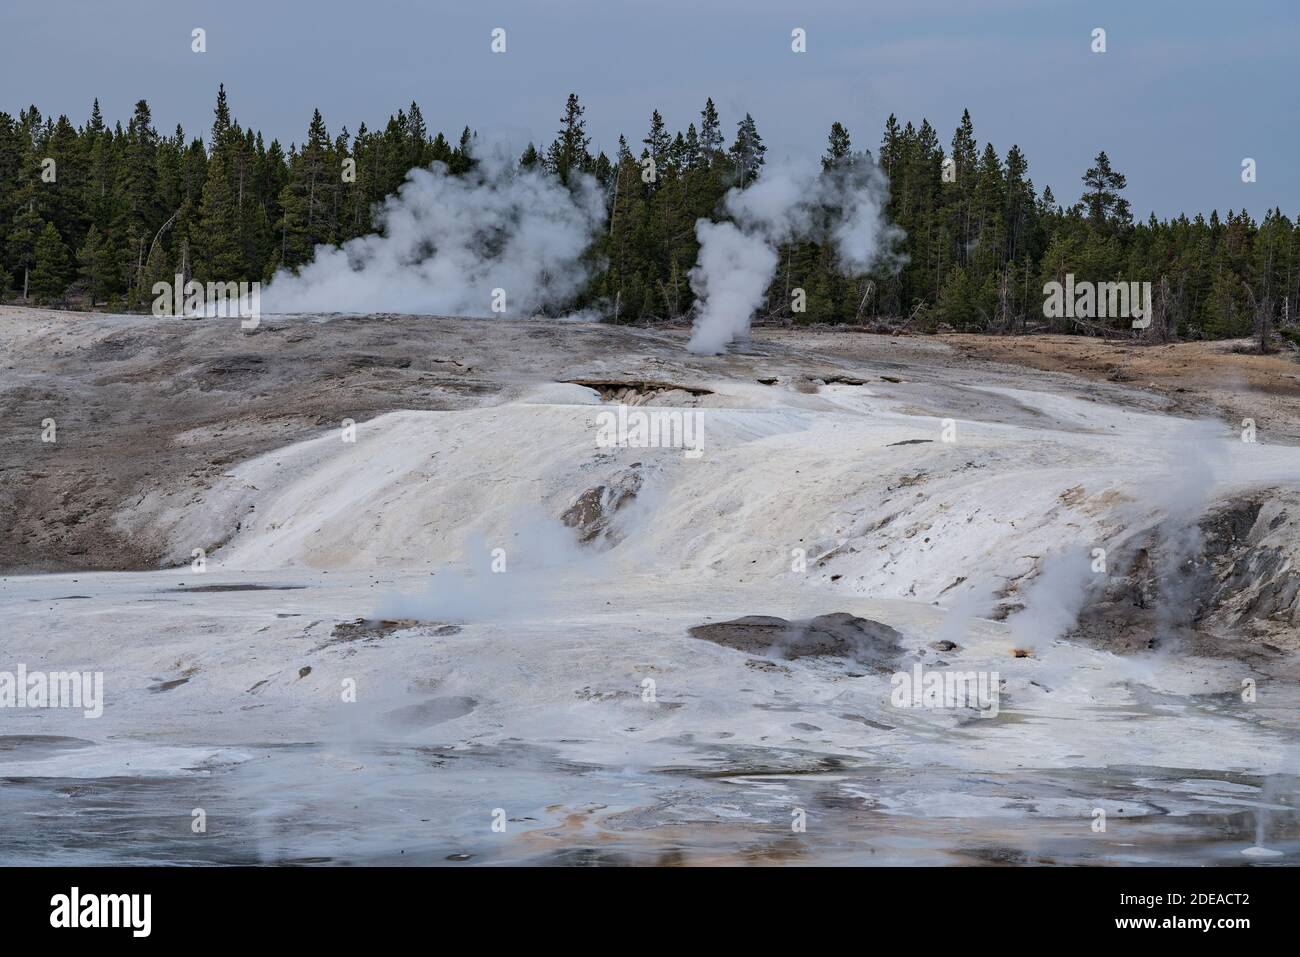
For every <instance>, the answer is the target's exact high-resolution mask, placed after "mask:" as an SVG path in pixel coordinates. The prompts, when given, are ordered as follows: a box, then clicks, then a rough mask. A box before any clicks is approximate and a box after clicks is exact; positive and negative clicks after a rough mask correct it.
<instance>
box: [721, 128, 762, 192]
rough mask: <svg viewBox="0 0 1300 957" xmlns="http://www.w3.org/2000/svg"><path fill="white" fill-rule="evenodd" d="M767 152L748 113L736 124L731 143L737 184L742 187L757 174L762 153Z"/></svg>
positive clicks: (760, 165) (760, 166)
mask: <svg viewBox="0 0 1300 957" xmlns="http://www.w3.org/2000/svg"><path fill="white" fill-rule="evenodd" d="M766 152H767V147H766V146H764V145H763V138H762V137H761V136H759V135H758V126H757V124H755V123H754V118H753V117H752V116H750V115H749V114H748V113H746V114H745V118H744V119H743V120H741V121H740V122H739V123H737V124H736V142H734V143H732V144H731V150H730V153H731V159H732V162H733V163H734V165H735V171H736V179H737V185H738V186H739V187H740V188H741V189H744V188H745V186H746V185H747V184H748V183H749V182H750V180H752V179H753V178H754V177H756V176H757V175H758V171H759V170H760V169H761V168H762V166H763V154H764V153H766Z"/></svg>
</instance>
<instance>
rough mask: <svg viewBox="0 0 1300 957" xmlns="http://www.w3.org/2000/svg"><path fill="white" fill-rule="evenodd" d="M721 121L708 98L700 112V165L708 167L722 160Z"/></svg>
mask: <svg viewBox="0 0 1300 957" xmlns="http://www.w3.org/2000/svg"><path fill="white" fill-rule="evenodd" d="M722 143H723V139H722V121H721V120H720V119H718V110H717V108H716V107H715V106H714V105H713V98H712V97H710V98H709V99H708V100H706V101H705V103H704V109H703V110H702V111H701V112H700V165H702V166H708V165H710V164H712V163H716V162H718V161H719V160H721V159H722Z"/></svg>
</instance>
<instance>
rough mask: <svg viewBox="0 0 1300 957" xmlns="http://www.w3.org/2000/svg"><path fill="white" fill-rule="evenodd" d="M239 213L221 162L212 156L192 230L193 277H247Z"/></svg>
mask: <svg viewBox="0 0 1300 957" xmlns="http://www.w3.org/2000/svg"><path fill="white" fill-rule="evenodd" d="M239 227H240V221H239V211H238V209H237V208H236V206H235V198H234V195H233V194H232V193H231V190H230V182H229V180H227V179H226V173H225V170H224V169H222V165H221V161H220V160H219V159H218V158H217V157H213V158H212V161H211V163H210V164H209V167H208V179H207V182H206V183H205V184H204V186H203V200H202V202H201V203H200V205H199V213H198V221H197V223H196V224H195V228H194V229H193V230H192V231H191V235H190V241H191V245H192V247H193V249H194V276H195V278H197V279H198V280H200V281H201V282H237V281H239V280H240V279H241V278H243V277H244V268H243V266H244V251H243V249H242V248H241V244H240V228H239Z"/></svg>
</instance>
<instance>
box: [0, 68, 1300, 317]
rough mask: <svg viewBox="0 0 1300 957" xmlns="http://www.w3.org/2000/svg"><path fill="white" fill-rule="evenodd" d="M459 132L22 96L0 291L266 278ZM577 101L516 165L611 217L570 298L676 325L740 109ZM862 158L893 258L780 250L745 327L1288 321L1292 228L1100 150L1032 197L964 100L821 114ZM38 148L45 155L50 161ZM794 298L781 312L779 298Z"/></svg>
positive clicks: (1021, 162)
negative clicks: (598, 128)
mask: <svg viewBox="0 0 1300 957" xmlns="http://www.w3.org/2000/svg"><path fill="white" fill-rule="evenodd" d="M472 141H473V134H472V133H471V131H470V130H469V129H468V128H465V129H464V130H463V131H462V132H461V134H460V135H459V137H458V138H457V140H456V143H455V144H454V145H453V144H452V143H451V142H450V141H448V140H447V139H446V138H445V137H444V136H443V134H441V133H436V134H432V135H431V134H430V132H429V130H428V128H427V127H426V125H425V122H424V119H423V117H422V115H421V113H420V109H419V107H418V106H417V105H416V104H414V103H412V104H411V105H410V107H409V108H408V109H406V110H399V111H398V113H397V114H396V115H395V116H391V117H389V119H388V122H387V124H386V125H385V126H384V128H383V129H382V130H379V129H376V130H373V131H372V130H369V129H367V128H366V126H365V124H364V123H363V124H362V125H361V126H360V127H359V128H358V129H357V132H356V133H355V134H351V133H349V132H348V130H347V129H346V128H343V129H341V130H340V131H339V132H338V134H337V135H335V136H331V135H330V133H329V131H328V129H327V127H326V125H325V121H324V120H323V118H322V117H321V114H320V111H319V110H318V111H316V112H315V114H314V115H313V116H312V119H311V122H310V124H309V125H308V128H307V134H306V137H305V139H304V140H303V142H302V143H301V144H300V145H298V144H291V145H290V146H289V148H288V149H287V150H286V149H285V148H284V147H282V146H281V144H280V143H279V142H278V141H276V140H272V141H271V142H270V143H269V144H267V143H265V142H264V141H263V138H262V135H261V134H260V133H255V132H254V131H252V130H246V129H243V128H242V127H241V126H240V125H239V123H238V122H237V121H236V120H235V119H234V118H233V117H232V115H231V111H230V107H229V104H228V103H227V100H226V93H225V90H224V88H222V89H220V90H218V93H217V102H216V107H215V110H214V118H213V125H212V130H211V133H210V135H209V136H208V138H207V140H206V142H205V141H204V140H203V139H201V138H197V137H195V138H191V139H187V137H186V135H185V133H184V131H183V130H182V129H181V128H180V127H179V126H178V127H177V128H176V130H175V132H174V133H173V134H172V135H171V136H163V135H160V134H159V133H158V131H157V130H155V129H154V127H153V120H152V116H151V114H150V110H149V106H148V104H147V103H146V102H145V101H144V100H141V101H140V102H138V103H137V104H136V106H135V112H134V115H133V116H132V117H131V120H130V122H129V123H128V124H127V126H126V127H125V128H123V127H122V125H121V124H120V123H118V124H117V125H116V126H114V127H112V128H110V127H108V126H107V125H106V123H105V122H104V119H103V116H102V115H101V113H100V108H99V103H98V101H96V103H95V104H94V107H93V109H92V111H91V115H90V117H89V119H88V120H87V121H86V122H85V123H84V124H83V125H82V126H80V127H75V126H73V124H72V123H71V122H70V121H69V119H68V118H67V117H66V116H60V117H59V118H58V119H57V120H52V119H50V118H44V117H42V116H41V114H40V112H39V111H38V110H37V109H36V108H35V107H30V108H28V109H27V110H24V111H21V112H20V113H19V114H18V117H17V118H16V119H15V118H14V117H12V116H10V115H8V114H6V113H0V295H4V296H8V297H9V298H22V299H31V300H35V301H37V302H42V303H52V304H59V305H63V304H66V305H90V304H106V305H107V306H108V307H109V308H138V307H142V306H145V305H147V304H148V303H149V302H150V301H151V300H152V294H151V293H150V290H151V288H152V286H153V283H154V282H156V281H158V280H160V279H166V280H170V279H171V278H172V277H173V276H174V275H175V274H176V273H178V272H180V273H182V274H184V275H185V276H186V278H189V277H193V278H196V279H198V280H200V281H206V280H216V281H221V282H229V281H241V280H257V279H261V280H263V281H265V280H267V279H269V278H270V277H271V275H272V274H273V273H274V271H275V270H276V269H277V268H280V267H290V268H291V267H295V266H298V265H301V264H303V263H305V262H306V261H308V259H310V257H311V253H312V250H313V248H314V247H315V245H316V244H318V243H340V242H343V241H345V240H347V239H350V238H352V237H355V236H359V235H363V234H365V233H367V232H370V231H372V229H373V222H372V213H373V209H374V207H375V205H376V204H377V203H379V202H380V201H381V200H382V199H383V198H384V197H385V196H387V195H389V194H390V193H393V192H395V191H396V189H397V188H398V186H399V185H400V184H401V182H402V181H403V179H404V178H405V175H406V173H407V171H408V170H409V169H411V168H412V167H415V166H423V165H427V164H429V163H431V162H433V161H435V160H437V161H441V162H443V163H446V164H447V166H448V168H449V169H450V171H451V172H452V173H453V174H459V173H462V172H464V171H466V170H468V169H469V168H471V167H472V165H473V162H474V161H473V159H472V157H471V152H472ZM590 145H591V141H590V137H588V136H587V133H586V125H585V119H584V108H583V106H582V105H581V103H580V102H579V100H578V97H577V96H576V95H574V94H570V96H569V98H568V102H567V103H566V106H565V110H564V115H563V117H562V118H561V124H560V129H559V130H558V132H557V135H556V138H555V140H554V141H553V142H551V143H550V144H549V145H544V146H543V147H542V148H541V149H539V148H538V147H537V146H536V145H530V146H529V147H528V149H527V150H526V151H525V152H524V154H523V155H522V156H521V157H520V160H519V162H520V165H521V166H522V167H526V168H531V167H540V168H542V169H544V170H546V171H547V172H548V173H550V174H552V175H555V176H557V177H559V178H560V179H561V180H562V181H564V182H566V183H567V182H569V181H570V178H571V176H572V175H573V174H574V172H575V171H582V172H585V173H588V174H590V175H591V176H593V177H595V179H596V180H597V181H598V182H599V183H600V185H601V186H602V187H603V189H604V190H605V195H606V202H607V205H608V209H609V223H608V229H607V231H606V232H605V234H604V235H603V236H601V237H599V238H598V239H597V241H596V243H595V244H594V247H593V249H592V253H591V255H592V261H593V262H594V263H596V264H597V266H598V268H597V270H596V271H595V273H594V276H593V279H592V281H591V283H590V285H589V287H588V289H587V291H586V293H585V295H584V302H581V303H578V305H579V306H586V307H590V308H594V309H596V310H597V311H599V312H601V313H603V314H604V315H605V316H606V317H607V318H609V319H612V320H615V321H633V320H652V319H677V318H681V317H684V316H686V315H687V314H688V313H689V312H690V310H691V308H692V305H693V301H694V300H693V296H692V293H691V290H690V283H689V278H688V274H689V272H690V269H691V267H692V265H694V263H695V259H696V254H697V251H698V243H697V242H696V238H695V221H696V220H697V219H699V218H701V217H711V218H716V217H717V216H718V215H719V206H720V201H721V199H722V197H723V195H724V194H725V193H726V191H727V190H728V189H730V188H732V187H733V186H740V187H742V188H743V187H744V186H745V185H747V184H748V183H750V182H751V181H752V180H753V179H754V177H756V176H758V175H760V174H761V170H762V167H763V165H764V154H765V152H766V147H765V146H764V145H763V140H762V137H761V135H760V134H759V131H758V127H757V124H756V123H755V121H754V119H753V117H752V116H749V115H746V116H745V117H744V118H743V119H741V120H740V121H739V122H738V123H737V124H736V126H735V131H734V134H733V133H729V132H727V131H725V130H724V125H723V121H722V119H721V117H720V116H719V115H718V112H717V110H716V109H715V108H714V105H713V101H712V100H709V101H708V102H706V104H705V106H704V109H703V111H702V112H701V113H700V116H699V119H698V122H692V123H690V124H689V125H688V126H687V129H686V130H685V132H682V131H677V132H671V131H669V129H668V127H667V124H666V123H665V122H664V119H663V117H662V116H661V115H660V114H659V112H658V111H655V112H654V113H652V114H651V117H650V123H649V129H648V131H647V132H646V135H645V136H644V137H643V138H642V139H640V140H639V141H638V142H637V143H636V144H635V145H630V144H629V143H628V141H627V139H626V138H625V137H620V139H619V144H618V149H617V151H616V154H615V155H614V156H613V157H612V158H611V157H608V156H606V155H605V154H604V153H599V154H596V155H593V154H592V152H591V149H590ZM870 159H874V161H875V162H878V163H879V164H880V166H881V167H882V168H883V169H884V170H885V172H886V173H887V175H888V177H889V181H890V197H889V202H888V215H889V218H890V220H891V222H893V223H894V224H896V225H898V226H900V227H901V228H902V229H903V230H904V231H905V234H906V238H905V239H904V240H903V242H902V244H901V248H900V249H899V252H901V253H902V254H903V255H904V263H903V265H902V266H901V268H898V266H897V262H896V261H895V263H894V264H893V265H891V267H890V268H888V269H886V268H884V267H882V268H881V269H879V270H877V272H876V273H875V274H871V275H846V274H845V273H844V272H843V271H842V270H841V269H840V268H839V266H838V264H837V262H836V260H835V256H834V253H833V250H832V249H831V248H830V247H829V246H828V245H824V244H823V245H819V244H817V243H812V242H804V243H792V244H790V245H789V246H788V247H787V248H783V249H782V250H781V257H780V265H779V267H778V272H777V275H776V277H775V280H774V282H773V284H772V287H771V288H770V289H769V293H768V300H767V302H768V304H767V308H766V313H765V315H764V316H763V317H760V318H768V319H774V320H788V321H793V322H796V323H802V322H839V321H846V322H859V321H875V320H878V319H881V318H890V319H893V320H895V321H905V322H907V323H908V324H910V325H912V327H913V328H917V329H933V328H936V327H938V326H940V324H946V325H948V326H951V327H952V328H955V329H961V330H988V331H1019V330H1023V329H1026V328H1029V327H1042V326H1044V325H1048V326H1050V327H1051V328H1054V329H1058V330H1059V331H1087V332H1097V331H1106V330H1107V329H1111V330H1121V329H1126V328H1128V326H1129V322H1128V321H1127V320H1124V319H1111V320H1101V321H1093V322H1089V321H1082V322H1081V321H1078V320H1073V319H1055V320H1050V321H1048V320H1044V318H1043V291H1042V290H1043V284H1044V283H1045V282H1048V281H1051V280H1057V281H1063V280H1064V277H1065V275H1066V274H1067V273H1073V274H1074V275H1075V277H1076V278H1077V279H1079V280H1085V279H1086V280H1091V281H1093V282H1102V281H1111V280H1114V281H1150V282H1151V283H1152V285H1153V287H1155V300H1156V301H1155V314H1156V315H1155V324H1154V326H1153V330H1152V332H1151V333H1150V334H1152V335H1156V336H1159V337H1163V338H1168V337H1170V336H1173V335H1178V336H1183V337H1228V336H1244V335H1249V334H1252V333H1256V334H1258V333H1259V331H1260V328H1261V326H1262V327H1263V328H1267V327H1268V325H1269V324H1272V323H1277V322H1279V321H1280V322H1282V323H1285V324H1287V325H1288V326H1289V325H1290V324H1292V323H1294V318H1295V313H1296V309H1297V303H1298V302H1300V225H1298V224H1297V223H1293V222H1292V221H1291V220H1290V219H1288V218H1287V217H1286V216H1284V215H1283V214H1282V212H1281V211H1280V210H1277V209H1275V210H1272V211H1271V212H1269V213H1268V214H1267V215H1266V216H1265V217H1264V219H1263V221H1262V222H1258V223H1257V222H1255V221H1254V220H1252V219H1251V217H1250V216H1249V215H1247V214H1246V213H1245V212H1244V211H1243V212H1241V213H1234V212H1232V211H1231V210H1229V211H1228V214H1227V216H1226V217H1225V218H1220V216H1219V215H1218V213H1217V211H1216V212H1212V213H1211V214H1210V215H1209V217H1208V218H1206V217H1205V216H1203V215H1201V214H1199V213H1198V214H1196V216H1195V217H1194V218H1191V219H1189V218H1188V217H1187V216H1186V215H1181V216H1179V217H1177V218H1176V219H1173V220H1165V221H1160V220H1157V219H1156V218H1155V217H1154V216H1152V217H1151V218H1150V219H1148V220H1147V221H1146V222H1144V223H1134V222H1133V219H1132V215H1131V212H1130V209H1129V204H1128V202H1127V201H1126V200H1125V198H1124V196H1123V192H1124V188H1125V179H1124V176H1123V174H1121V173H1120V172H1118V171H1117V170H1115V169H1113V168H1112V167H1111V164H1110V161H1109V159H1108V158H1107V156H1106V154H1105V153H1104V152H1102V153H1099V154H1098V155H1097V158H1096V160H1095V162H1094V164H1093V165H1092V166H1091V167H1090V168H1089V169H1088V170H1087V171H1086V172H1085V173H1084V175H1083V176H1082V179H1081V183H1080V191H1079V197H1078V199H1077V200H1076V201H1074V202H1073V203H1072V204H1071V205H1069V206H1064V205H1062V204H1060V203H1059V202H1058V201H1057V199H1056V198H1055V197H1054V196H1053V195H1052V192H1051V190H1050V189H1044V190H1043V191H1042V192H1041V194H1040V193H1039V192H1037V191H1036V189H1035V187H1034V184H1033V181H1032V179H1031V178H1030V176H1029V164H1028V160H1027V159H1026V157H1025V156H1024V154H1023V153H1022V151H1021V150H1020V149H1019V148H1018V147H1016V146H1012V147H1011V148H1010V149H1009V150H1008V151H1007V153H1006V154H1005V156H1004V155H1002V154H1000V153H999V152H998V151H997V150H996V149H995V148H994V147H993V145H992V144H984V145H983V147H981V146H980V145H979V144H978V143H977V141H976V139H975V132H974V128H973V125H972V123H971V119H970V114H969V113H964V114H963V116H962V120H961V124H960V125H959V126H958V128H957V130H956V131H955V132H954V134H953V136H952V139H951V141H950V143H949V145H948V147H947V148H945V147H944V146H943V145H942V144H941V143H940V141H939V136H938V133H937V132H936V131H935V130H934V128H933V127H932V126H931V125H930V124H929V122H927V121H922V123H921V126H920V127H919V128H917V127H915V126H913V125H912V124H911V123H907V124H905V125H900V124H899V122H898V120H897V119H896V118H895V117H894V116H890V117H889V120H888V122H887V123H886V125H885V130H884V135H883V137H882V139H881V143H880V146H879V149H878V151H877V153H876V155H875V157H874V158H873V157H872V156H871V153H870V151H866V150H861V151H855V150H854V148H853V144H852V141H851V138H850V134H849V132H848V130H846V129H845V128H844V127H843V126H842V125H841V124H839V123H835V124H834V125H833V126H832V128H831V130H830V134H829V137H828V140H827V143H826V146H825V152H824V154H823V156H822V163H823V166H824V167H827V168H829V167H833V166H835V165H837V164H843V163H854V162H861V161H863V160H870ZM51 161H52V162H51ZM796 289H803V290H804V291H805V296H804V297H803V309H802V310H799V308H798V306H799V301H798V300H799V297H796V296H792V292H793V291H794V290H796Z"/></svg>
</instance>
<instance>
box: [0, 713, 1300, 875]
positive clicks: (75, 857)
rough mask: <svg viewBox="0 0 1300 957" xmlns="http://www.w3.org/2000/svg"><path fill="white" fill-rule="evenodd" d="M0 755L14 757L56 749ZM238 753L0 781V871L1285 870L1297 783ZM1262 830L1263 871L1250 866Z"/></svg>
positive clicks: (549, 756) (762, 764) (443, 753)
mask: <svg viewBox="0 0 1300 957" xmlns="http://www.w3.org/2000/svg"><path fill="white" fill-rule="evenodd" d="M6 743H7V744H8V745H10V746H9V747H7V749H6V751H5V753H6V754H8V755H12V756H18V755H20V754H21V752H23V751H32V752H36V751H40V750H41V749H45V750H48V749H49V748H50V747H52V746H69V745H67V744H66V743H64V744H52V743H50V742H45V741H42V740H39V739H37V740H27V741H24V742H18V743H15V742H6ZM238 750H239V751H240V752H241V754H243V755H245V756H246V758H247V760H244V761H242V762H240V763H237V764H236V763H214V764H211V765H210V766H206V767H198V768H194V769H191V770H189V771H186V772H183V773H179V774H172V775H166V776H139V777H123V776H117V777H103V778H85V779H67V778H62V779H61V778H50V777H43V778H42V777H30V778H2V779H0V782H2V783H0V822H3V823H0V864H78V865H88V864H181V865H196V864H209V865H214V864H215V865H223V864H340V865H361V864H411V865H417V864H418V865H430V864H447V865H453V864H454V865H456V866H466V865H476V864H487V865H499V864H679V865H692V864H717V863H734V864H834V865H923V864H932V865H945V864H948V865H951V864H1049V865H1050V864H1112V865H1115V864H1118V865H1154V864H1167V865H1206V864H1214V865H1245V866H1275V865H1279V864H1295V863H1297V862H1300V816H1298V815H1297V811H1298V810H1300V809H1298V808H1297V802H1296V785H1297V781H1296V779H1295V778H1294V777H1291V776H1284V775H1276V776H1272V777H1270V778H1266V779H1261V778H1259V777H1253V776H1248V775H1235V774H1227V773H1223V772H1214V771H1198V770H1193V769H1174V768H1133V767H1121V768H1104V769H1102V768H1071V769H1063V770H1051V771H1046V770H1026V771H1020V772H1016V773H1013V774H1009V773H1005V772H997V773H995V772H988V771H959V770H955V769H951V768H941V767H932V768H926V769H914V768H912V769H899V768H888V767H879V766H872V765H869V764H864V763H862V762H859V761H854V760H853V759H842V760H841V759H835V758H824V759H822V760H820V761H818V762H817V766H815V767H809V766H808V765H807V762H806V758H804V757H802V756H800V755H797V754H789V753H768V754H764V753H759V752H754V751H752V750H749V749H734V750H731V751H728V750H725V749H719V748H716V747H712V748H709V749H707V750H708V753H707V754H703V753H702V754H701V755H700V756H701V758H707V760H704V761H702V762H701V764H700V766H695V767H681V768H661V769H658V770H653V771H635V770H631V769H627V770H622V771H620V770H613V769H609V768H603V767H597V766H584V765H581V764H577V763H572V762H565V761H561V760H559V759H557V758H556V756H555V755H554V754H553V753H550V752H548V751H546V750H542V749H538V748H532V747H528V746H524V745H519V746H516V747H502V748H484V749H479V750H469V751H462V750H454V749H439V748H424V747H420V748H410V747H383V746H378V745H368V746H364V747H356V748H350V749H348V750H346V751H341V750H337V749H327V748H324V747H322V746H320V745H315V744H303V745H298V746H291V747H278V746H274V747H273V746H265V745H262V746H259V745H241V746H240V747H239V749H238ZM0 767H2V766H0ZM0 773H3V772H2V770H0ZM1098 805H1100V806H1103V807H1106V808H1108V809H1110V810H1109V811H1108V814H1107V817H1106V826H1105V831H1104V832H1101V831H1096V830H1094V816H1093V810H1092V809H1093V808H1094V806H1098ZM199 807H201V808H203V810H204V811H205V812H206V829H205V830H204V831H203V832H202V833H195V831H194V829H193V824H192V822H193V820H194V818H193V815H192V811H193V810H194V809H195V808H199ZM497 809H500V811H498V810H497ZM800 810H801V811H802V812H803V818H804V823H805V828H804V829H803V830H802V831H799V830H796V829H795V826H794V825H795V816H796V814H797V812H798V811H800ZM494 822H495V824H496V829H495V830H494ZM1261 830H1262V835H1263V839H1264V840H1263V846H1264V847H1265V848H1266V849H1267V850H1268V851H1270V852H1272V853H1271V854H1269V855H1267V856H1260V855H1259V854H1258V853H1254V854H1252V853H1246V852H1247V851H1249V850H1250V849H1251V848H1252V847H1255V846H1256V844H1257V840H1256V839H1257V834H1259V833H1260V831H1261Z"/></svg>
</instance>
